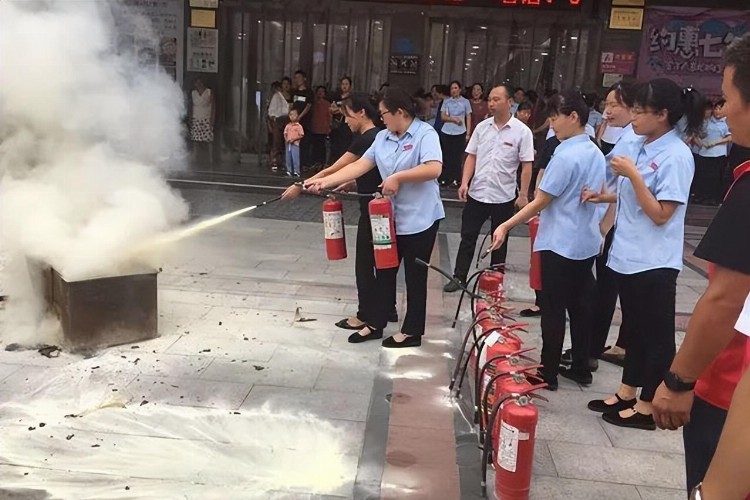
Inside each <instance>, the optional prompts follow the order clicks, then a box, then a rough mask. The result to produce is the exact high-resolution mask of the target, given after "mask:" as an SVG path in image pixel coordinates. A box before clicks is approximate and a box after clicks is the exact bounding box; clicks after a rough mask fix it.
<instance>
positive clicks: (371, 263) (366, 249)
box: [354, 211, 395, 323]
mask: <svg viewBox="0 0 750 500" xmlns="http://www.w3.org/2000/svg"><path fill="white" fill-rule="evenodd" d="M356 252H357V253H356V255H355V258H354V276H355V279H356V282H357V299H358V301H359V307H358V309H357V318H359V320H360V321H362V322H364V323H367V322H369V321H372V318H373V316H374V307H375V302H376V301H377V291H378V289H377V280H376V275H375V253H374V252H373V246H372V227H371V226H370V217H369V215H368V214H367V212H365V211H362V212H360V215H359V224H358V225H357V245H356ZM394 300H395V294H394Z"/></svg>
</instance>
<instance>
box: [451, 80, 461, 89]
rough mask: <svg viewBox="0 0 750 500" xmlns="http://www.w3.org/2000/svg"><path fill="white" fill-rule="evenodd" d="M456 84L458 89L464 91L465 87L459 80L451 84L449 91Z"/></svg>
mask: <svg viewBox="0 0 750 500" xmlns="http://www.w3.org/2000/svg"><path fill="white" fill-rule="evenodd" d="M454 83H455V84H456V85H458V88H459V89H460V90H462V91H463V89H464V86H463V85H462V84H461V82H459V81H458V80H453V81H452V82H451V84H450V85H449V86H448V89H449V91H450V87H452V86H453V84H454Z"/></svg>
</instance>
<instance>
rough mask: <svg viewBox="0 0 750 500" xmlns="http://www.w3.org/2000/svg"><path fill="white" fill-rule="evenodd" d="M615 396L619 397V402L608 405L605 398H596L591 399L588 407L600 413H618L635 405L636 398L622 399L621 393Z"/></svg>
mask: <svg viewBox="0 0 750 500" xmlns="http://www.w3.org/2000/svg"><path fill="white" fill-rule="evenodd" d="M615 397H616V398H617V403H614V404H611V405H608V404H607V403H606V400H604V399H595V400H593V401H589V404H588V407H589V410H591V411H595V412H598V413H612V412H614V413H618V412H621V411H622V410H627V409H628V408H632V407H634V406H635V402H636V399H635V398H633V399H622V398H621V397H620V395H619V394H615Z"/></svg>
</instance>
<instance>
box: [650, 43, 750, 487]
mask: <svg viewBox="0 0 750 500" xmlns="http://www.w3.org/2000/svg"><path fill="white" fill-rule="evenodd" d="M725 57H726V68H725V70H724V82H723V85H722V90H723V92H724V96H725V98H726V100H727V104H726V106H725V108H724V109H725V111H726V115H727V122H728V124H729V128H730V129H731V131H732V132H733V136H732V137H733V140H734V141H735V142H736V143H737V144H739V145H741V146H750V35H746V36H744V37H742V38H740V39H737V40H735V42H734V43H733V44H732V45H730V46H729V47H728V48H727V50H726V54H725ZM748 214H750V162H746V163H743V164H742V165H739V166H737V167H736V168H735V169H734V184H733V186H732V188H731V189H730V191H729V193H728V194H727V196H726V198H725V200H724V204H723V205H722V206H721V208H720V209H719V212H718V213H717V214H716V217H715V218H714V220H713V222H712V223H711V225H710V226H709V228H708V230H707V231H706V234H705V236H704V237H703V240H702V241H701V243H700V245H698V247H697V248H696V250H695V255H696V256H697V257H699V258H702V259H705V260H707V261H709V262H710V263H711V265H712V269H711V270H710V273H709V284H708V288H707V289H706V291H705V293H704V294H703V296H701V298H700V300H699V301H698V303H697V304H696V306H695V310H694V311H693V316H692V318H691V319H690V323H689V324H688V328H687V334H686V336H685V340H684V342H683V344H682V347H681V348H680V350H679V351H678V352H677V355H676V356H675V358H674V361H673V362H672V365H671V367H670V369H669V372H667V373H666V374H665V376H664V382H663V383H662V384H661V386H660V387H659V388H658V390H657V392H656V395H655V397H654V401H653V406H654V420H655V422H656V425H657V426H658V427H660V428H662V429H672V430H674V429H677V428H679V427H682V426H684V427H685V428H684V431H683V439H684V444H685V465H686V469H687V487H688V491H691V490H694V489H695V490H696V491H695V492H694V493H693V494H694V495H695V497H696V498H700V497H701V496H700V492H699V490H700V488H701V487H700V485H699V483H700V481H701V480H702V479H703V478H704V476H705V475H706V471H707V469H708V466H709V463H710V462H711V459H712V457H713V455H714V453H715V452H716V447H717V444H718V441H719V436H720V434H721V432H722V428H723V427H724V422H725V420H726V418H727V409H728V408H729V404H730V402H731V400H732V395H733V393H734V391H735V388H736V387H737V384H738V382H739V380H740V378H741V377H742V375H743V373H744V372H745V370H746V369H747V367H748V365H750V342H748V340H749V338H748V337H747V336H745V335H743V334H741V333H739V332H737V331H736V330H735V323H736V322H737V318H738V317H739V315H740V313H741V311H742V309H743V305H744V303H745V300H746V298H747V296H748V294H750V217H749V216H748ZM745 431H746V429H745ZM746 458H747V457H745V460H744V462H745V463H747V459H746ZM711 487H712V488H714V487H716V484H715V482H714V483H713V484H712V486H711ZM718 491H719V490H713V491H712V492H711V493H710V494H709V493H708V491H707V490H706V491H705V493H706V495H705V497H704V498H706V499H708V500H713V499H715V498H716V499H722V500H723V499H726V498H730V497H728V496H724V495H723V494H721V493H719V492H718Z"/></svg>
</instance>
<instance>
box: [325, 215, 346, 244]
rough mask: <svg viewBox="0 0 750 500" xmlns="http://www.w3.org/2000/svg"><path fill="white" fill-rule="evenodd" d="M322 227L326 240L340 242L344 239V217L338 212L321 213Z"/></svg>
mask: <svg viewBox="0 0 750 500" xmlns="http://www.w3.org/2000/svg"><path fill="white" fill-rule="evenodd" d="M323 227H324V228H325V238H326V239H327V240H340V239H341V238H343V237H344V217H343V215H342V213H341V212H340V211H338V212H323Z"/></svg>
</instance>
